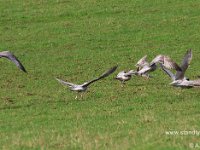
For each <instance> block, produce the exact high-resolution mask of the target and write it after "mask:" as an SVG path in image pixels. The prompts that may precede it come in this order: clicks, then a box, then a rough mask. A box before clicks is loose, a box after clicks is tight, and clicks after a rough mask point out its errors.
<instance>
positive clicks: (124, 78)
mask: <svg viewBox="0 0 200 150" xmlns="http://www.w3.org/2000/svg"><path fill="white" fill-rule="evenodd" d="M135 73H136V71H133V70H130V71H128V72H126V71H121V72H119V73H118V74H117V77H116V78H115V79H117V80H119V81H121V86H122V87H123V84H125V81H128V80H130V79H131V77H132V75H134V74H135Z"/></svg>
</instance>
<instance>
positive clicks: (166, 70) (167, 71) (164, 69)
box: [160, 64, 175, 81]
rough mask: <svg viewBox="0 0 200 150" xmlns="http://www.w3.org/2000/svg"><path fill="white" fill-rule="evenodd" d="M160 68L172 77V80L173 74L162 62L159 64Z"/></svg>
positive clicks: (173, 78)
mask: <svg viewBox="0 0 200 150" xmlns="http://www.w3.org/2000/svg"><path fill="white" fill-rule="evenodd" d="M160 67H161V69H162V70H163V71H164V72H165V73H166V74H167V75H168V76H169V77H170V78H171V79H172V81H174V80H175V75H174V74H173V73H172V72H171V71H170V70H168V69H166V68H165V67H164V66H163V64H160Z"/></svg>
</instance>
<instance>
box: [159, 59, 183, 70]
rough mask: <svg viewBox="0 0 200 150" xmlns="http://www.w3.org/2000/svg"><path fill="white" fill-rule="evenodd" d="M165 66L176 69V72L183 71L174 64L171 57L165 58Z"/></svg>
mask: <svg viewBox="0 0 200 150" xmlns="http://www.w3.org/2000/svg"><path fill="white" fill-rule="evenodd" d="M163 66H164V67H166V68H168V69H175V70H176V71H182V69H181V68H180V67H179V65H177V63H176V62H174V61H173V60H172V59H171V58H170V57H168V56H164V60H163Z"/></svg>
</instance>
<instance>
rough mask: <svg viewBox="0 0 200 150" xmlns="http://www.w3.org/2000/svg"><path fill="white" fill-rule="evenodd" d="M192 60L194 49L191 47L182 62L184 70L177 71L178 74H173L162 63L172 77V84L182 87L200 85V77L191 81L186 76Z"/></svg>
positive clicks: (164, 69) (165, 70) (163, 68)
mask: <svg viewBox="0 0 200 150" xmlns="http://www.w3.org/2000/svg"><path fill="white" fill-rule="evenodd" d="M191 60H192V50H191V49H190V50H188V51H187V52H186V54H185V56H184V58H183V61H182V64H181V70H182V71H177V72H176V74H173V73H172V72H171V71H170V70H168V69H166V68H165V67H164V66H163V65H161V68H162V70H163V71H164V72H165V73H167V75H168V76H169V77H170V78H171V79H172V83H170V85H172V86H175V87H182V88H191V87H200V79H197V80H191V81H190V80H189V79H188V78H187V77H185V72H186V70H187V68H188V67H189V65H190V62H191Z"/></svg>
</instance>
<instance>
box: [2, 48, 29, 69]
mask: <svg viewBox="0 0 200 150" xmlns="http://www.w3.org/2000/svg"><path fill="white" fill-rule="evenodd" d="M2 57H4V58H7V59H9V60H10V61H12V62H13V63H14V64H15V65H16V66H17V67H18V68H19V69H20V70H22V71H24V72H26V69H25V68H24V66H23V65H22V64H21V62H20V61H19V60H18V59H17V57H16V56H15V55H13V54H12V53H11V52H9V51H3V52H0V58H2Z"/></svg>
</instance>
